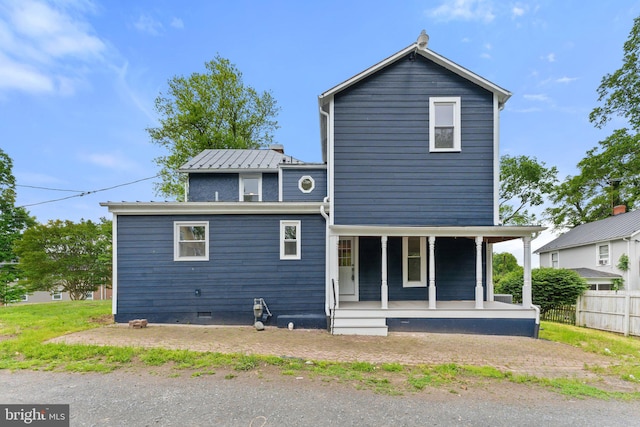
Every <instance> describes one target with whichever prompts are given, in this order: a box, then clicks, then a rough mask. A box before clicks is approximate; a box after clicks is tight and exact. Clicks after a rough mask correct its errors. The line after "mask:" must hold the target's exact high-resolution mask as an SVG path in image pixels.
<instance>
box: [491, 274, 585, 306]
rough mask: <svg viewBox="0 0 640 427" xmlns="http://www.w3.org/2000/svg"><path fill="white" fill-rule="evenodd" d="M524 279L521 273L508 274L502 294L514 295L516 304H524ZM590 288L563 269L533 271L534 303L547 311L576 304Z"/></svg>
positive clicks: (501, 286)
mask: <svg viewBox="0 0 640 427" xmlns="http://www.w3.org/2000/svg"><path fill="white" fill-rule="evenodd" d="M522 284H523V277H522V274H521V273H518V272H512V273H508V274H507V275H506V276H505V277H504V278H503V279H502V280H501V281H500V292H502V293H506V294H511V295H513V299H514V301H515V302H522ZM588 288H589V286H588V285H587V282H586V281H585V280H584V279H583V278H582V277H580V276H579V275H578V273H576V272H575V271H573V270H566V269H562V268H536V269H534V270H531V293H532V296H533V303H534V304H535V305H538V306H540V311H541V313H542V314H544V313H545V312H546V311H548V310H550V309H552V308H554V307H557V306H560V305H567V304H569V305H571V304H575V303H576V301H577V299H578V297H579V296H580V295H582V294H583V293H584V291H586V290H587V289H588Z"/></svg>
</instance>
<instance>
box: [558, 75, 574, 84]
mask: <svg viewBox="0 0 640 427" xmlns="http://www.w3.org/2000/svg"><path fill="white" fill-rule="evenodd" d="M576 80H578V78H577V77H567V76H564V77H560V78H559V79H556V83H565V84H567V83H571V82H575V81H576Z"/></svg>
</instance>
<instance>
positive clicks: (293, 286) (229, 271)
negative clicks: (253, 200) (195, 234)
mask: <svg viewBox="0 0 640 427" xmlns="http://www.w3.org/2000/svg"><path fill="white" fill-rule="evenodd" d="M203 220H206V221H209V233H210V245H209V251H210V260H209V261H208V262H207V261H173V248H174V242H173V222H174V221H203ZM280 220H301V221H302V223H301V238H302V240H301V244H302V247H301V254H302V259H301V260H280ZM117 221H118V232H117V233H118V234H117V235H118V260H117V267H118V296H117V298H118V313H117V315H116V321H117V322H126V321H128V320H131V319H136V318H146V319H148V320H149V321H151V322H164V323H187V322H189V323H210V324H214V323H215V324H225V323H226V324H247V325H250V324H252V323H253V312H252V307H253V298H264V299H265V301H266V303H267V304H268V306H269V308H270V309H271V311H272V313H273V315H274V319H273V321H274V323H275V318H277V316H279V315H300V314H306V315H317V316H324V302H325V279H324V278H325V264H324V261H325V246H324V238H325V221H324V219H323V218H322V217H321V216H320V215H285V216H274V215H186V216H185V215H181V216H118V218H117ZM196 289H199V290H200V292H201V296H199V297H198V296H196V295H195V290H196ZM198 313H201V314H202V313H210V314H211V316H210V317H198Z"/></svg>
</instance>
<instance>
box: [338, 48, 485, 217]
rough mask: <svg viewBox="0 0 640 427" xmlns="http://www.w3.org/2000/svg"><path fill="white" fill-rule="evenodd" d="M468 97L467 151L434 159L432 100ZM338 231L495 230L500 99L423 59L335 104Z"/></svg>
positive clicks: (386, 72) (403, 63)
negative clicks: (352, 227)
mask: <svg viewBox="0 0 640 427" xmlns="http://www.w3.org/2000/svg"><path fill="white" fill-rule="evenodd" d="M431 96H459V97H461V115H462V119H461V120H462V124H461V126H462V129H461V133H462V151H461V152H459V153H430V152H429V97H431ZM334 126H335V133H334V149H335V153H334V158H335V159H334V166H335V177H334V179H335V192H334V206H335V208H334V209H335V224H371V225H493V95H492V94H491V93H490V92H488V91H486V90H485V89H482V88H480V87H478V86H476V85H474V84H472V83H471V82H469V81H467V80H465V79H463V78H461V77H459V76H458V75H456V74H454V73H452V72H450V71H448V70H446V69H444V68H442V67H440V66H439V65H437V64H434V63H432V62H430V61H427V60H426V59H424V58H421V57H418V58H417V59H416V60H415V61H410V60H409V59H408V58H404V59H401V60H399V61H398V62H396V63H394V64H392V65H390V66H388V67H386V68H385V69H383V70H381V71H379V72H378V73H376V74H374V75H372V76H369V77H368V78H366V79H365V80H363V81H361V82H359V83H358V84H356V85H354V86H352V87H351V88H348V89H346V90H345V91H343V92H340V93H339V94H337V95H336V97H335V113H334Z"/></svg>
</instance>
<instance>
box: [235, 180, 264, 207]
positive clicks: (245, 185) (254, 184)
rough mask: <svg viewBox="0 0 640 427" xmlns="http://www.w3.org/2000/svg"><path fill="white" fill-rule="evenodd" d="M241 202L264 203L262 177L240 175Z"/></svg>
mask: <svg viewBox="0 0 640 427" xmlns="http://www.w3.org/2000/svg"><path fill="white" fill-rule="evenodd" d="M240 201H241V202H261V201H262V175H261V174H251V175H240Z"/></svg>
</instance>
